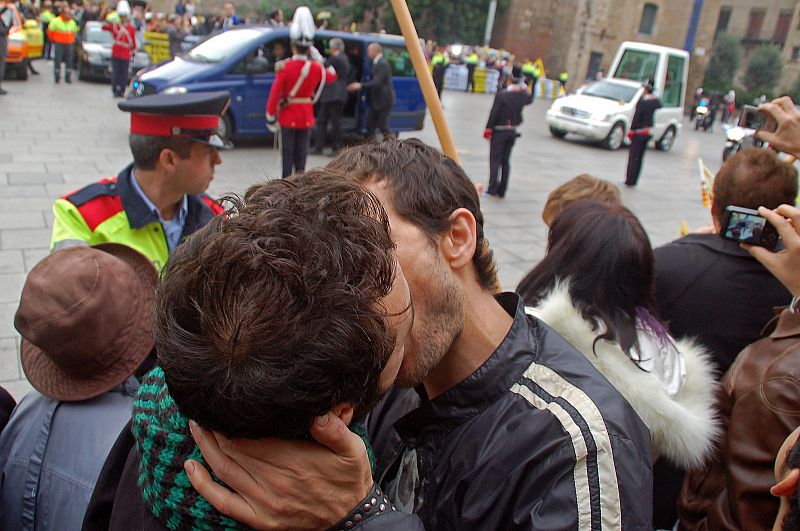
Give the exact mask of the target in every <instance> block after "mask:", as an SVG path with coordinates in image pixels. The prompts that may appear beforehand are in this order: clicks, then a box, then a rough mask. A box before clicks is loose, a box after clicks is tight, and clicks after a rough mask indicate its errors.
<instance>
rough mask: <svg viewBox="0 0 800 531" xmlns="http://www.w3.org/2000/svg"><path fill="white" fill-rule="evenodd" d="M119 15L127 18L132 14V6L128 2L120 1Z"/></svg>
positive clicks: (125, 0)
mask: <svg viewBox="0 0 800 531" xmlns="http://www.w3.org/2000/svg"><path fill="white" fill-rule="evenodd" d="M116 11H117V14H118V15H119V16H121V17H127V16H128V15H130V14H131V6H130V4H129V3H128V0H119V2H117V10H116Z"/></svg>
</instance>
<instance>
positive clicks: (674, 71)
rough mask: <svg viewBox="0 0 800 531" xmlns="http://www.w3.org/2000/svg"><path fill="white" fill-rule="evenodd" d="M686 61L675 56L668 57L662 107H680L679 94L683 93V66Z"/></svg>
mask: <svg viewBox="0 0 800 531" xmlns="http://www.w3.org/2000/svg"><path fill="white" fill-rule="evenodd" d="M685 62H686V59H684V58H683V57H679V56H677V55H670V56H669V61H668V62H667V83H666V86H665V87H664V95H663V96H662V97H661V104H662V105H663V106H664V107H681V106H682V105H683V102H682V101H681V94H682V93H683V66H684V63H685Z"/></svg>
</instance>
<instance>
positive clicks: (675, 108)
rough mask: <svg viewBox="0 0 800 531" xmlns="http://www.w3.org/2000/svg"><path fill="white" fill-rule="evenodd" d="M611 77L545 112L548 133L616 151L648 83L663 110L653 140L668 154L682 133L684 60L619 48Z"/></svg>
mask: <svg viewBox="0 0 800 531" xmlns="http://www.w3.org/2000/svg"><path fill="white" fill-rule="evenodd" d="M609 71H610V72H613V75H612V76H611V77H608V78H606V79H604V80H602V81H598V82H596V83H592V84H591V85H588V86H584V87H581V88H580V89H578V91H577V93H576V94H572V95H569V96H565V97H562V98H558V99H557V100H555V101H554V102H553V104H552V106H551V107H550V110H548V111H547V125H548V126H549V128H550V133H551V134H552V135H553V136H555V137H557V138H563V137H564V136H566V134H567V133H574V134H578V135H581V136H585V137H588V138H591V139H595V140H598V141H601V142H602V143H603V145H604V146H606V147H607V148H608V149H612V150H614V149H619V148H620V146H622V144H623V143H624V142H625V138H626V134H627V132H628V130H629V128H630V124H631V121H632V120H633V113H634V111H635V110H636V103H637V102H638V101H639V98H640V97H641V95H642V81H644V80H653V81H654V86H655V94H656V95H657V96H658V97H659V98H661V103H662V105H663V107H662V108H661V109H659V110H658V111H656V115H655V124H654V126H653V130H652V136H653V138H654V141H655V146H656V148H657V149H659V150H662V151H669V150H670V149H672V145H673V143H674V142H675V136H676V135H677V134H678V132H679V131H680V129H681V120H682V118H683V104H684V99H685V97H686V78H687V75H688V71H689V54H688V53H687V52H685V51H683V50H678V49H676V48H667V47H665V46H655V45H652V44H645V43H640V42H624V43H622V45H620V48H619V51H617V55H616V57H615V58H614V62H613V63H612V68H611V69H610V70H609Z"/></svg>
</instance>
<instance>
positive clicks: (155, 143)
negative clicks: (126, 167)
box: [128, 133, 193, 170]
mask: <svg viewBox="0 0 800 531" xmlns="http://www.w3.org/2000/svg"><path fill="white" fill-rule="evenodd" d="M128 144H129V145H130V147H131V153H133V164H134V165H135V166H136V167H137V168H141V169H143V170H154V169H155V167H156V163H158V157H160V156H161V152H162V151H164V150H165V149H171V150H172V151H174V152H175V153H177V154H178V156H179V157H180V158H182V159H188V158H189V157H190V156H191V152H192V145H193V142H192V141H191V140H189V139H188V138H184V137H181V136H152V135H139V134H135V133H131V134H130V135H129V136H128Z"/></svg>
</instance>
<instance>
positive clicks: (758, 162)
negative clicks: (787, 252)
mask: <svg viewBox="0 0 800 531" xmlns="http://www.w3.org/2000/svg"><path fill="white" fill-rule="evenodd" d="M796 198H797V170H796V169H795V168H794V166H792V165H791V164H788V163H786V162H783V161H782V160H780V159H779V158H778V156H777V155H776V154H775V153H772V152H771V151H769V150H766V149H758V148H748V149H744V150H742V151H740V152H739V153H737V154H735V155H734V156H733V157H731V158H729V159H728V160H727V161H726V162H725V164H723V165H722V168H720V170H719V172H717V176H716V177H715V178H714V213H715V214H716V218H717V221H719V222H720V223H722V218H723V217H724V216H725V209H726V208H727V207H729V206H740V207H744V208H752V209H757V208H758V207H760V206H763V207H767V208H769V209H774V208H777V207H779V206H780V205H782V204H787V205H794V203H795V199H796Z"/></svg>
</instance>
